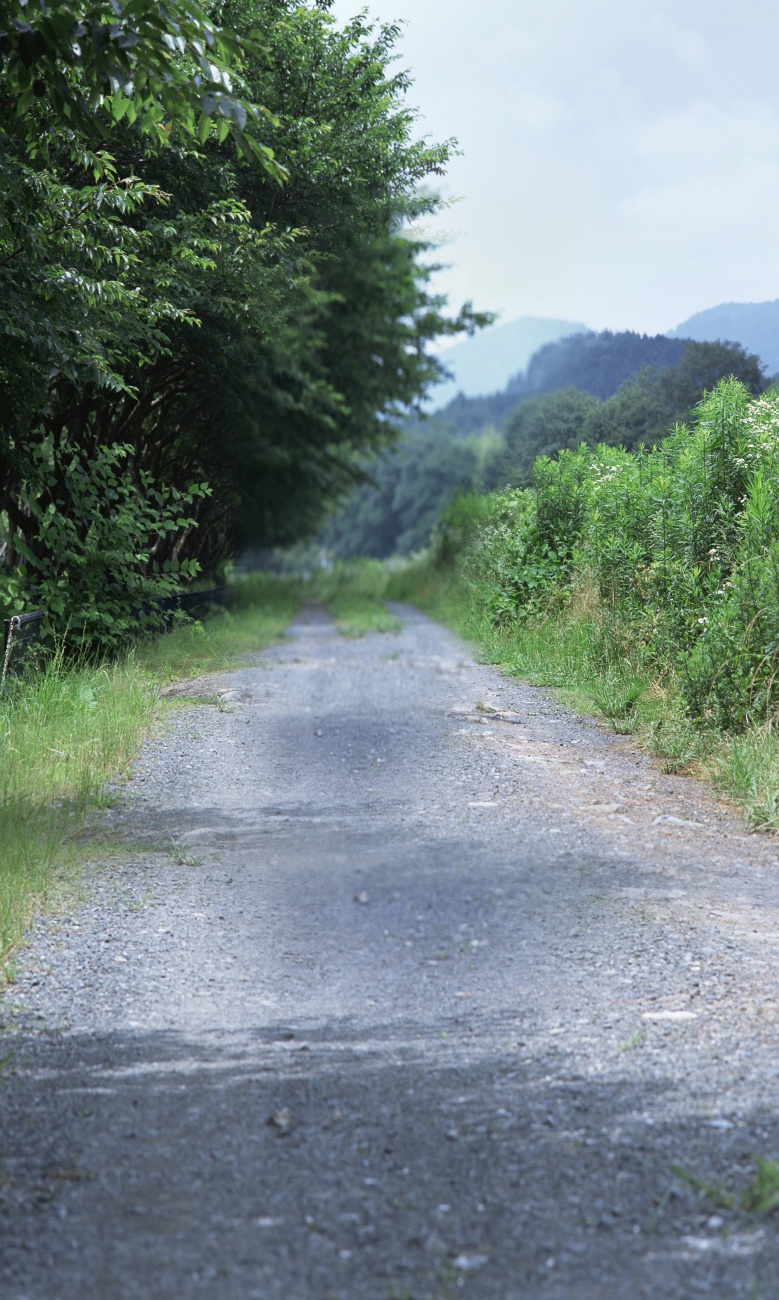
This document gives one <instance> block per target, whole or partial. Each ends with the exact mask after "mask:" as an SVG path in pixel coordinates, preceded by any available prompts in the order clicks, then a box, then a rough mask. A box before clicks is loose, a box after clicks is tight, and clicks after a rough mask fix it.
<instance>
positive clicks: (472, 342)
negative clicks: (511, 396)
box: [428, 316, 587, 410]
mask: <svg viewBox="0 0 779 1300" xmlns="http://www.w3.org/2000/svg"><path fill="white" fill-rule="evenodd" d="M586 328H587V327H586V326H585V325H580V324H578V323H576V322H574V321H566V320H547V319H545V318H542V317H537V316H521V317H520V318H519V320H513V321H508V322H507V324H505V325H492V326H491V327H490V328H489V329H486V330H482V331H481V332H480V333H479V334H475V335H474V336H473V338H471V339H464V340H463V342H462V343H455V344H453V345H452V347H449V348H444V350H443V351H442V352H441V354H440V356H441V360H442V362H443V363H444V365H445V366H446V368H447V370H451V371H452V372H453V374H454V376H455V378H454V379H453V380H448V381H446V382H445V383H443V384H438V385H437V387H436V388H434V389H433V391H432V393H431V394H430V398H429V399H428V400H429V404H430V408H431V409H434V410H439V409H440V408H441V407H442V406H446V405H447V403H448V402H450V401H451V400H452V398H453V397H456V396H457V394H458V393H465V394H466V396H468V397H478V396H481V395H484V394H487V393H497V392H499V391H500V390H501V389H504V388H505V387H506V384H507V383H508V381H509V380H510V379H511V378H512V376H513V375H516V374H517V372H518V371H520V370H525V369H526V367H527V364H528V362H529V360H530V358H531V357H532V356H533V353H534V352H537V351H538V349H539V348H542V347H543V346H544V344H545V343H554V342H555V341H556V340H557V339H562V338H566V337H567V336H568V335H569V334H580V333H581V332H582V331H583V330H586Z"/></svg>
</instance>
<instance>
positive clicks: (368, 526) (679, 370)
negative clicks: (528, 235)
mask: <svg viewBox="0 0 779 1300" xmlns="http://www.w3.org/2000/svg"><path fill="white" fill-rule="evenodd" d="M652 356H654V357H655V360H656V362H657V364H655V365H652V364H649V363H644V360H643V359H644V358H647V357H652ZM669 357H675V358H676V360H675V362H674V364H663V365H662V366H661V365H660V362H663V363H667V362H668V358H669ZM588 358H589V359H590V360H591V361H592V367H593V369H592V371H591V372H588V370H587V361H588ZM637 367H638V368H637ZM625 374H628V376H629V377H627V378H623V379H622V381H621V382H620V380H619V377H620V376H624V375H625ZM725 376H735V378H737V379H739V380H740V381H741V382H742V383H743V384H744V385H745V387H746V389H747V390H748V391H749V392H750V393H753V394H757V393H759V392H760V391H761V390H762V388H763V385H764V378H763V375H762V372H761V369H760V365H759V362H758V359H757V357H755V356H749V355H748V354H747V353H746V352H745V351H744V349H743V348H741V347H740V346H739V345H738V344H731V343H724V344H723V343H697V342H692V341H690V340H668V339H663V338H662V337H658V338H648V337H646V336H641V335H638V334H610V333H604V334H602V335H579V336H575V337H573V338H570V339H563V340H561V341H560V342H559V343H555V344H550V345H548V346H547V347H545V348H543V349H542V350H541V352H539V353H538V354H537V357H534V358H533V359H532V360H531V362H530V365H529V367H528V372H527V375H521V374H520V375H518V376H517V377H516V378H515V379H514V380H512V381H511V383H510V384H509V385H508V386H507V388H506V390H505V391H504V392H502V393H496V394H494V395H493V396H491V397H475V398H467V397H464V396H463V395H462V394H460V395H459V396H458V397H456V398H455V399H454V400H453V401H452V402H450V403H449V404H448V406H446V407H444V409H443V410H442V411H439V412H436V413H435V415H433V416H431V417H429V418H428V419H426V420H419V419H416V420H414V421H410V422H407V423H406V425H405V426H404V430H403V438H402V441H401V442H400V443H399V445H398V446H397V448H395V449H393V450H391V451H388V452H386V453H385V454H384V455H383V456H382V457H381V458H380V459H379V460H378V462H376V463H375V464H374V465H373V467H372V469H371V473H372V476H373V480H374V482H373V484H372V485H366V486H364V487H362V488H360V489H358V490H357V492H356V493H355V495H354V497H353V498H352V500H351V501H350V502H349V504H348V506H347V507H346V508H345V509H344V510H342V511H340V512H339V513H337V514H336V515H335V516H334V518H333V519H332V520H331V521H330V523H329V525H328V527H327V529H326V531H325V534H324V538H325V541H326V543H327V544H328V545H329V546H330V547H331V548H332V549H333V550H334V552H335V554H336V555H338V556H340V557H341V558H349V557H351V556H355V555H370V556H375V557H379V558H381V557H385V556H388V555H391V554H394V553H398V554H401V555H408V554H411V553H412V552H414V551H416V550H419V549H420V548H421V547H423V546H426V545H427V543H428V542H429V540H430V537H431V535H432V532H433V529H434V527H435V523H436V520H437V519H438V517H439V516H440V514H441V512H442V511H443V510H444V509H445V508H446V506H447V505H448V503H449V502H450V501H451V500H452V499H453V497H454V496H455V495H456V494H457V493H458V492H461V491H463V490H471V489H474V490H477V491H481V490H487V491H489V490H491V489H493V488H497V487H502V486H505V485H509V484H510V485H515V486H524V485H526V484H528V483H529V482H530V481H531V476H532V471H533V464H534V462H535V460H536V458H537V457H538V456H552V455H554V454H555V453H556V452H558V451H560V450H563V449H574V448H576V447H578V446H579V445H580V444H582V443H584V444H585V445H587V446H595V445H596V444H597V443H605V444H607V445H608V446H612V447H617V446H622V447H626V448H629V449H632V448H635V447H637V446H639V445H640V444H642V443H645V444H650V445H651V444H652V443H654V442H656V441H658V440H659V439H661V438H663V437H664V436H665V435H666V434H667V433H668V432H669V431H670V430H671V429H672V428H673V426H674V425H675V424H676V423H677V422H679V421H684V420H686V419H688V418H689V416H690V413H691V412H692V410H693V408H694V407H695V405H696V404H697V403H698V402H699V401H700V400H701V398H702V396H703V394H704V393H705V392H707V391H709V390H711V389H712V388H713V387H714V386H715V385H716V384H717V382H718V381H719V380H720V379H721V378H723V377H725ZM555 377H556V378H555ZM557 381H559V384H558V386H557V387H556V388H553V390H552V391H548V392H547V391H544V390H541V391H532V390H531V391H528V390H529V389H530V385H531V383H539V384H541V383H543V384H550V385H552V384H554V383H557ZM599 388H600V389H603V390H606V391H607V392H608V393H610V394H611V395H607V396H606V398H605V399H603V398H601V397H600V396H597V395H595V392H596V390H597V389H599Z"/></svg>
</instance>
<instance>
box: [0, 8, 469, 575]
mask: <svg viewBox="0 0 779 1300" xmlns="http://www.w3.org/2000/svg"><path fill="white" fill-rule="evenodd" d="M0 5H4V6H6V7H4V8H0V31H2V32H4V33H5V35H4V36H2V37H0V58H2V60H3V62H2V64H0V336H2V338H3V340H4V343H3V345H2V346H1V347H0V509H1V510H2V512H3V521H4V531H5V548H4V558H5V565H6V572H7V573H9V574H10V573H13V574H14V584H15V585H14V584H12V587H13V591H14V592H16V591H18V590H19V584H20V581H21V579H20V574H19V571H18V560H19V558H20V557H21V558H22V559H23V560H24V566H23V576H24V581H25V582H26V588H25V591H26V593H27V595H28V596H29V597H31V598H38V596H39V595H41V593H43V595H45V592H43V589H42V587H41V582H42V581H43V579H42V578H41V576H40V575H42V574H44V573H46V574H47V575H48V577H47V581H49V582H50V583H51V582H60V583H61V584H62V583H64V584H65V585H66V586H67V583H68V582H70V581H72V574H71V575H70V576H69V571H68V568H67V566H68V563H69V561H68V559H67V557H65V559H64V560H62V559H61V560H60V561H57V562H56V563H53V557H52V554H51V549H50V545H49V542H48V541H47V537H48V536H49V534H48V533H47V530H46V529H45V528H43V527H42V524H41V520H42V519H44V518H45V517H46V514H47V511H48V512H52V511H53V512H65V513H68V512H71V514H74V513H75V514H77V513H78V510H77V507H76V504H75V502H74V499H73V494H72V483H73V482H74V481H75V480H74V469H73V467H74V464H76V463H78V464H81V465H84V466H89V465H90V464H97V463H98V462H100V458H101V456H103V455H104V452H103V451H102V450H101V449H106V448H108V449H110V448H121V449H123V450H122V458H121V464H120V463H119V462H116V461H111V464H112V466H113V467H114V468H113V470H112V472H117V473H118V472H119V471H120V470H121V473H122V474H123V475H124V476H125V478H126V479H127V481H129V482H133V483H134V484H135V485H136V487H137V489H138V491H139V493H140V496H141V497H144V499H147V498H148V492H149V491H163V489H164V493H165V494H166V499H169V496H170V493H171V492H177V493H179V494H182V496H186V499H187V508H186V510H182V511H181V516H180V517H181V523H180V526H179V527H177V528H171V527H170V526H169V519H168V516H167V515H166V516H165V520H164V521H162V520H161V522H160V527H159V529H158V530H157V531H156V532H155V528H154V525H153V522H150V518H149V515H148V511H147V512H146V514H144V516H143V519H144V521H145V522H143V524H142V526H141V524H139V529H140V532H139V540H138V547H139V553H142V554H143V555H144V556H145V557H146V558H145V560H144V563H145V564H146V565H147V567H148V568H149V569H150V570H152V569H155V566H156V569H158V570H159V571H160V572H163V571H164V572H166V573H172V572H177V571H178V570H179V569H180V566H181V565H182V564H185V563H186V564H187V565H189V566H191V565H192V564H195V565H197V564H199V565H200V566H202V568H203V569H206V570H209V571H213V570H214V569H216V568H218V566H219V565H220V564H221V563H222V562H223V561H224V559H225V558H226V557H228V556H229V555H230V554H232V553H234V552H235V550H236V549H237V548H238V547H240V546H241V545H243V544H245V543H246V542H254V543H257V544H262V545H269V544H276V543H282V542H287V541H291V540H295V539H296V538H297V537H299V536H301V535H303V534H304V533H305V532H306V531H310V530H312V529H314V528H315V527H316V526H317V525H318V523H319V522H320V520H321V518H322V516H323V514H324V512H325V511H326V509H327V508H328V506H329V505H330V504H331V503H332V502H333V501H334V500H337V499H338V497H339V496H340V495H342V494H343V493H344V492H346V491H347V490H348V489H349V488H350V487H352V486H353V485H354V484H355V483H357V482H359V481H360V479H361V478H362V477H363V475H364V472H365V469H364V465H365V457H366V454H369V453H371V452H376V451H377V450H379V449H380V448H381V447H382V446H384V445H386V444H388V443H390V442H391V441H392V440H393V438H395V437H396V436H397V433H396V421H397V418H398V416H399V415H401V414H402V413H403V412H405V411H407V410H408V409H409V407H410V406H412V405H413V404H414V403H415V402H416V401H418V399H419V398H420V397H421V396H422V395H423V394H424V393H425V391H426V389H427V388H428V386H429V385H430V384H431V383H433V382H434V381H435V380H436V379H437V378H438V377H439V376H440V373H441V367H440V364H439V363H438V362H437V360H436V359H435V357H434V356H433V355H431V354H430V353H429V352H428V351H427V344H428V343H429V341H430V340H431V339H433V338H434V337H435V336H436V335H439V334H456V333H458V332H460V331H462V330H472V329H473V328H475V327H477V326H478V325H479V324H481V323H483V322H484V321H485V320H486V319H488V318H487V317H479V316H478V315H476V314H475V313H473V311H472V310H471V309H470V307H469V306H468V305H466V306H465V307H464V308H463V309H462V310H461V311H460V312H459V313H457V314H456V315H455V316H453V317H450V316H447V315H446V314H445V310H444V308H445V304H444V302H443V301H442V299H441V298H439V297H438V296H437V295H436V294H434V293H433V292H432V291H431V289H430V279H431V276H432V274H433V270H434V267H433V266H432V265H431V261H430V252H431V249H430V246H429V245H428V244H427V242H426V241H425V240H424V239H423V238H420V237H418V236H417V235H415V233H414V229H415V226H414V223H415V222H416V221H417V220H418V219H419V218H420V217H422V216H424V215H426V214H428V213H430V212H431V211H434V210H435V208H436V206H437V204H438V200H437V198H436V197H435V196H434V195H432V194H431V193H430V191H429V189H428V188H427V187H426V186H425V182H426V181H429V180H430V178H433V179H434V178H435V177H437V176H439V175H441V173H442V172H443V171H444V169H445V167H446V163H447V160H448V158H449V156H450V153H451V149H452V144H451V142H444V143H441V144H434V143H431V142H429V141H427V140H424V139H419V138H417V136H416V126H415V117H414V113H413V110H411V109H410V107H409V105H408V101H407V92H408V89H409V78H408V75H407V74H405V73H403V72H400V71H398V70H397V69H396V68H395V66H394V59H395V49H394V47H395V43H396V41H397V36H398V30H397V28H396V27H394V26H392V25H374V24H372V23H371V22H370V21H369V20H368V19H367V18H366V17H365V16H359V17H357V18H355V19H353V20H352V21H351V22H350V23H348V24H347V25H346V26H345V27H344V28H342V29H339V28H338V27H337V26H336V24H335V23H334V21H333V20H332V18H331V16H330V14H329V12H328V9H329V5H328V4H326V3H309V4H298V3H295V2H294V0H226V3H225V4H223V5H222V6H221V7H220V10H219V19H220V26H219V28H217V27H216V26H215V25H213V24H212V20H211V18H210V17H208V16H207V15H206V14H205V13H201V12H200V11H199V10H198V9H197V7H190V6H188V7H187V15H188V19H187V21H191V24H194V27H187V28H186V29H184V28H182V29H181V31H180V32H179V34H178V35H176V36H175V39H173V37H171V39H172V40H173V44H172V45H171V42H170V40H168V39H167V37H168V36H170V35H171V33H172V32H174V29H175V28H176V25H177V24H179V18H180V17H181V15H178V12H177V10H176V8H175V7H173V8H171V7H170V6H166V7H165V8H162V7H159V8H157V7H155V6H154V5H151V4H149V3H148V0H136V2H135V3H131V4H128V5H127V6H125V8H123V9H122V8H120V7H119V5H118V0H117V5H116V9H115V8H114V6H113V5H112V6H111V7H110V11H109V10H108V9H106V10H105V11H103V10H102V9H100V8H99V7H98V8H96V9H94V10H92V9H88V8H86V7H84V8H83V9H78V11H76V9H74V8H72V7H67V6H64V5H63V6H59V5H58V4H57V3H55V4H43V5H42V6H41V9H40V15H42V16H40V17H39V15H38V10H37V9H36V11H35V22H33V21H32V19H30V20H29V21H30V25H31V26H32V27H33V28H34V31H33V32H29V31H26V30H22V28H20V26H19V22H20V21H22V20H20V19H19V18H18V14H16V15H14V13H13V6H11V7H10V8H9V7H8V4H7V0H0ZM111 12H114V13H115V15H116V18H117V23H116V24H115V25H116V26H117V32H116V33H114V32H112V31H108V34H107V35H106V33H105V31H103V27H101V23H104V20H105V21H107V20H108V17H110V13H111ZM25 13H26V10H25ZM9 15H10V17H9ZM64 16H68V21H70V19H71V18H73V19H74V21H76V20H78V23H80V25H81V26H82V27H86V28H87V31H86V32H85V33H84V35H83V36H77V35H76V36H74V32H76V28H75V27H73V26H72V25H71V26H70V27H67V25H66V23H65V17H64ZM107 16H108V17H107ZM28 17H29V16H28ZM147 18H148V22H149V24H150V26H148V27H144V26H143V24H144V23H145V22H146V20H147ZM87 19H89V22H91V23H92V26H89V24H88V23H87V21H86V20H87ZM24 21H27V19H25V20H24ZM182 21H183V19H182ZM166 23H168V24H169V29H166V28H165V24H166ZM133 24H135V25H136V27H133ZM155 24H156V26H155ZM209 24H212V26H211V28H210V29H209V30H211V34H212V36H213V44H210V45H209V43H208V38H207V34H206V35H204V36H203V39H204V40H205V41H206V46H204V50H205V49H206V47H207V50H208V51H209V54H208V57H209V58H210V52H213V51H216V53H215V54H214V57H213V59H212V63H213V68H212V70H211V72H210V73H209V75H210V76H211V81H210V82H209V81H207V80H204V79H201V81H200V83H199V84H198V83H197V81H196V79H195V80H191V74H192V73H193V72H194V71H195V70H196V62H197V58H199V57H200V54H199V53H198V44H197V42H198V41H199V40H200V37H199V36H198V35H197V30H196V29H197V28H198V25H200V26H201V27H203V30H204V31H205V27H208V25H209ZM204 25H205V26H204ZM109 26H110V23H109ZM39 28H40V31H41V33H42V35H41V40H42V41H43V43H44V44H43V45H41V43H40V42H39V41H38V38H37V35H36V33H37V32H38V29H39ZM136 28H137V30H136ZM101 32H102V33H103V34H102V35H101ZM128 33H129V36H131V37H132V39H129V38H128V40H125V36H128ZM174 34H175V33H174ZM201 34H202V33H201ZM136 36H137V38H138V39H137V40H136V39H135V37H136ZM179 36H180V39H179ZM74 40H75V41H76V44H77V45H78V46H79V50H78V52H75V53H74V51H73V41H74ZM123 41H124V44H123V43H122V42H123ZM47 42H48V44H47ZM105 42H107V43H105ZM182 42H183V47H182ZM166 51H167V53H166ZM114 56H115V65H114V64H112V63H111V59H114ZM203 57H206V54H204V55H203ZM166 60H167V61H168V63H169V64H170V66H169V67H168V63H166ZM114 66H116V68H118V71H117V72H116V76H115V77H114V79H113V81H112V77H113V73H112V72H111V68H112V67H114ZM25 69H26V70H27V71H25ZM228 69H229V75H228ZM28 72H29V73H30V76H32V78H33V81H34V82H35V83H36V84H35V85H33V82H31V81H30V80H29V77H28V76H27V74H28ZM198 75H199V74H198ZM217 82H218V83H219V85H221V87H222V90H221V91H220V92H219V95H224V96H228V97H229V96H232V95H233V94H234V95H235V98H234V99H232V98H231V99H230V100H229V103H230V104H232V105H233V107H229V105H228V98H219V97H217V99H215V100H213V99H212V100H208V99H207V96H208V95H211V94H212V92H213V93H216V92H214V86H215V85H216V84H217ZM114 83H116V84H114ZM193 87H194V89H193ZM31 90H32V91H33V93H32V94H28V91H31ZM171 96H173V99H171ZM177 96H178V98H176V97H177ZM174 101H175V102H174ZM117 105H119V109H117ZM123 105H126V107H123ZM236 105H238V108H236V107H235V106H236ZM240 105H244V106H246V105H249V106H252V105H254V106H257V105H263V106H266V109H267V111H260V109H256V111H254V110H253V111H252V113H250V112H249V110H248V109H247V110H246V116H245V117H244V116H243V113H242V111H239V108H240ZM93 108H94V112H92V111H91V110H92V109H93ZM87 110H90V111H89V112H87ZM214 121H216V122H218V126H216V127H215V126H214V125H213V123H214ZM203 122H205V123H207V124H209V125H208V129H204V128H203V127H202V123H203ZM257 124H259V125H261V128H262V140H261V142H259V140H258V137H254V145H255V146H256V147H254V146H251V147H244V145H242V144H241V143H240V142H241V141H244V144H245V140H246V138H248V137H249V133H250V131H251V130H254V129H255V128H256V127H257ZM231 130H232V132H233V135H234V136H235V137H236V140H237V141H238V142H239V148H238V149H237V150H236V148H234V147H233V144H232V143H231V141H230V139H228V135H229V133H230V131H231ZM260 144H261V147H260ZM42 466H45V472H43V470H42V468H41V467H42ZM69 485H71V486H69ZM144 485H145V486H144ZM202 485H208V491H203V490H201V489H202ZM193 486H194V487H195V488H196V490H195V491H194V492H193V491H192V489H193ZM187 494H188V495H187ZM94 508H96V509H97V510H98V511H99V510H100V505H99V503H97V504H96V505H95V503H93V509H94ZM106 508H107V507H106ZM78 528H79V529H80V534H79V537H80V541H79V545H81V546H83V545H84V544H85V543H86V539H87V536H88V535H90V533H91V534H92V535H95V527H94V519H90V518H89V516H88V515H87V514H84V516H83V518H80V522H79V524H78ZM74 553H75V552H74ZM191 571H192V570H191V567H190V569H188V570H187V572H191ZM36 574H37V575H38V577H37V578H36ZM36 584H37V585H36ZM10 590H11V588H9V591H10ZM7 595H8V593H7ZM14 598H16V597H14ZM19 599H21V595H20V596H19Z"/></svg>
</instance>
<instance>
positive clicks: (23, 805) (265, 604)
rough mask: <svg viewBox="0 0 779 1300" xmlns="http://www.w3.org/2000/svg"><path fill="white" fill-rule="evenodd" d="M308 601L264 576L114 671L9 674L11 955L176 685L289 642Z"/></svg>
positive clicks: (5, 852) (3, 932)
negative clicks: (164, 692) (293, 622)
mask: <svg viewBox="0 0 779 1300" xmlns="http://www.w3.org/2000/svg"><path fill="white" fill-rule="evenodd" d="M302 600H303V587H302V584H301V583H299V582H294V581H293V582H290V581H281V580H274V579H270V578H266V577H254V578H252V579H246V580H243V581H241V582H239V583H238V584H237V588H236V600H235V608H234V611H233V612H230V613H224V612H220V613H215V614H214V615H213V616H212V617H210V618H208V619H207V620H205V622H204V623H203V624H202V625H198V624H182V625H179V626H178V627H175V628H174V629H173V630H172V631H171V632H169V633H167V634H166V635H165V636H162V637H159V638H157V639H156V640H154V641H150V642H148V643H146V644H142V645H139V646H136V647H134V648H133V650H132V651H131V652H130V653H128V654H127V655H126V656H124V657H123V658H122V659H120V660H118V661H116V662H113V663H104V664H96V665H95V664H81V665H76V666H74V665H73V664H69V663H67V661H65V660H64V659H63V658H62V656H56V657H52V658H51V659H50V660H49V661H48V662H47V663H46V664H45V666H44V669H43V670H42V671H40V672H38V673H35V674H31V675H30V676H29V677H27V678H21V679H13V678H8V679H7V681H6V684H5V687H4V689H3V691H2V693H0V843H2V859H1V865H0V958H2V957H3V956H5V955H7V954H8V953H9V951H10V950H11V949H12V948H13V947H14V945H15V944H17V943H18V942H19V940H20V939H21V937H22V935H23V934H24V931H25V928H26V926H27V925H28V923H29V920H30V917H31V915H32V914H33V913H34V911H35V910H36V909H38V908H40V907H41V906H42V905H44V904H45V902H46V900H47V899H49V898H51V897H52V896H53V894H54V893H56V890H57V888H58V886H59V885H60V884H61V882H62V879H63V874H64V872H65V869H66V867H67V865H68V863H72V861H73V859H74V856H76V857H77V856H78V854H79V852H83V849H82V850H79V849H78V848H74V845H75V844H76V841H77V840H78V837H79V835H80V834H82V833H83V830H84V827H85V825H86V823H87V821H88V819H89V817H90V814H91V813H92V812H94V810H95V809H96V808H98V807H99V806H100V804H101V802H102V801H103V800H104V798H105V795H104V790H105V785H106V782H108V781H115V780H117V779H121V778H122V777H123V776H124V775H125V774H126V772H127V770H128V768H129V766H130V764H131V763H132V760H133V758H134V757H135V755H136V753H137V752H138V747H139V745H140V743H141V740H142V739H143V736H144V735H145V734H146V733H147V732H148V731H149V729H150V728H151V727H152V726H153V725H160V722H161V719H162V717H163V713H162V706H160V703H159V693H160V690H161V688H162V687H163V686H164V685H165V684H166V683H168V682H170V681H171V680H181V679H182V678H191V677H194V676H198V675H200V674H202V673H204V672H209V671H218V670H220V669H224V668H226V667H229V666H234V660H235V657H236V656H237V655H242V654H247V653H251V652H256V651H258V650H262V649H263V648H265V647H267V646H268V645H270V644H272V643H273V642H274V641H276V640H278V639H279V638H280V636H281V635H282V633H283V631H284V628H285V627H286V625H287V623H288V622H289V621H290V619H291V618H293V617H294V615H295V614H296V612H297V611H298V609H299V607H300V604H301V602H302Z"/></svg>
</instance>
